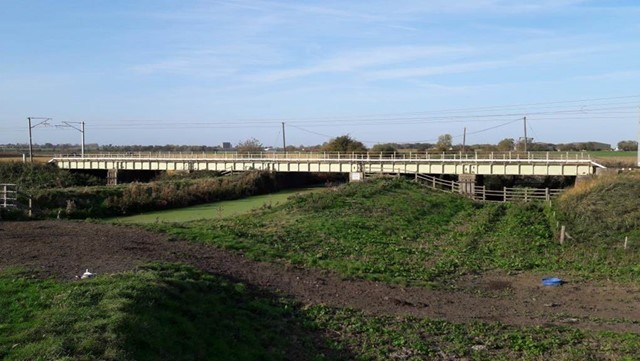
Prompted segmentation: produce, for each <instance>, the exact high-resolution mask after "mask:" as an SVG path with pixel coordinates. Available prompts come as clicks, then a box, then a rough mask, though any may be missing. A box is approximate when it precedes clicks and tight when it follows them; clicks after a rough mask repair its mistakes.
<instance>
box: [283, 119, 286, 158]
mask: <svg viewBox="0 0 640 361" xmlns="http://www.w3.org/2000/svg"><path fill="white" fill-rule="evenodd" d="M282 150H283V151H284V152H285V153H287V138H286V136H285V134H284V122H282Z"/></svg>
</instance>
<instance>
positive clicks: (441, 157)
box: [53, 152, 592, 163]
mask: <svg viewBox="0 0 640 361" xmlns="http://www.w3.org/2000/svg"><path fill="white" fill-rule="evenodd" d="M53 159H54V160H55V159H79V160H82V159H84V160H94V159H95V160H106V159H109V160H112V159H122V160H135V159H140V160H194V161H196V160H219V159H224V160H227V159H234V160H235V159H241V160H247V161H251V160H261V161H264V160H267V161H269V160H291V161H309V160H325V161H344V162H348V161H364V160H367V161H375V160H380V161H394V160H398V161H405V162H406V161H416V162H418V161H448V162H451V161H452V162H492V161H493V162H519V163H521V162H523V161H524V162H558V161H561V162H570V163H588V162H592V159H591V157H590V156H589V154H587V153H569V152H527V153H521V152H486V153H485V152H476V153H430V152H416V153H412V152H410V153H374V152H361V153H357V152H352V153H340V152H286V153H285V152H261V153H238V152H216V153H181V152H178V153H173V152H158V153H155V152H136V153H98V154H85V156H84V157H82V156H79V155H76V154H60V155H55V156H54V157H53Z"/></svg>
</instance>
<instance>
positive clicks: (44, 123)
mask: <svg viewBox="0 0 640 361" xmlns="http://www.w3.org/2000/svg"><path fill="white" fill-rule="evenodd" d="M36 119H38V120H42V121H41V122H40V123H38V124H32V123H31V121H32V120H36ZM27 120H28V121H29V163H33V136H32V131H31V129H33V128H35V127H37V126H39V125H44V126H45V127H48V126H49V125H50V124H49V123H48V122H49V121H50V120H51V118H43V117H27Z"/></svg>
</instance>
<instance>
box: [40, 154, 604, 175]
mask: <svg viewBox="0 0 640 361" xmlns="http://www.w3.org/2000/svg"><path fill="white" fill-rule="evenodd" d="M50 163H54V164H55V165H57V166H58V167H59V168H62V169H76V170H107V171H112V170H122V171H199V170H200V171H201V170H208V171H221V172H228V171H233V172H238V171H247V170H252V169H257V170H269V171H275V172H331V173H392V174H450V175H465V174H469V175H522V176H582V175H589V174H593V173H595V171H596V169H597V168H604V167H603V166H601V165H600V164H597V163H596V162H594V161H592V160H591V159H590V158H589V157H588V156H587V155H586V154H583V153H559V152H529V153H516V152H508V153H469V154H461V153H437V154H436V153H399V154H381V153H302V152H300V153H297V152H296V153H291V152H287V153H283V152H265V153H258V154H239V153H232V152H224V153H207V154H205V153H200V154H198V153H190V154H186V153H127V154H122V153H121V154H89V155H85V156H84V157H81V156H77V155H64V156H55V157H54V158H53V159H51V160H50Z"/></svg>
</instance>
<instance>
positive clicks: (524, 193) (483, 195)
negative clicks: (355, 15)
mask: <svg viewBox="0 0 640 361" xmlns="http://www.w3.org/2000/svg"><path fill="white" fill-rule="evenodd" d="M416 181H419V182H420V183H422V184H424V185H426V186H428V187H429V188H432V189H436V190H442V191H447V192H451V193H459V194H461V195H464V196H468V197H470V198H472V199H475V200H481V201H494V202H529V201H533V200H544V201H550V200H551V199H552V198H554V197H556V196H557V195H559V194H560V193H561V192H562V189H552V188H509V187H503V188H502V189H499V190H494V189H487V188H486V187H485V186H474V187H473V191H472V192H470V190H471V188H470V187H465V186H462V185H461V184H460V182H456V181H451V180H446V179H441V178H438V177H434V176H430V175H424V174H416Z"/></svg>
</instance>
